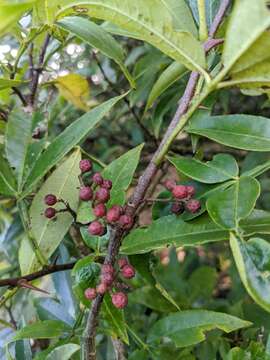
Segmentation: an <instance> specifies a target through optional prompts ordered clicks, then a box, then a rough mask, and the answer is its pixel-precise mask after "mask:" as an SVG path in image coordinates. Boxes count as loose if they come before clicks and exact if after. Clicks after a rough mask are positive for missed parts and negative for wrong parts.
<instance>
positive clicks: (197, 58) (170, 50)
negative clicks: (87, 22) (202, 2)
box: [58, 0, 208, 77]
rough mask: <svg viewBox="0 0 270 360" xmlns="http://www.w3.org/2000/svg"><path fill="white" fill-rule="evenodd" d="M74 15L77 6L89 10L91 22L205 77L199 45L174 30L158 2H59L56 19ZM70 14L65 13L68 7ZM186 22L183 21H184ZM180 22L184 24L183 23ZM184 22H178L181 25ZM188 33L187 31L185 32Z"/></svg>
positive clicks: (168, 13) (192, 38) (168, 14)
mask: <svg viewBox="0 0 270 360" xmlns="http://www.w3.org/2000/svg"><path fill="white" fill-rule="evenodd" d="M76 4H77V5H78V11H79V9H80V5H81V6H82V8H83V9H85V12H86V13H87V11H86V10H87V9H89V15H90V16H92V17H95V18H99V19H103V20H107V21H111V22H112V23H114V24H116V25H118V26H119V27H122V28H124V29H125V30H127V31H130V32H131V33H134V36H135V37H136V38H137V34H138V38H139V39H141V40H144V41H147V42H149V43H150V44H151V45H153V46H155V47H157V48H158V49H160V50H161V51H162V52H164V53H165V54H166V55H168V56H170V57H171V58H173V59H174V60H177V61H178V62H180V63H182V64H184V65H185V66H187V67H188V68H189V69H192V70H194V69H196V70H198V71H199V72H201V73H203V74H204V75H205V76H206V77H208V75H207V74H206V72H205V70H204V68H205V65H206V64H205V55H204V50H203V48H202V46H201V44H200V43H199V42H198V40H197V39H195V38H194V37H193V35H192V34H191V33H190V32H188V31H186V29H185V30H184V31H183V30H181V31H177V30H174V21H173V18H172V15H171V13H170V11H169V10H168V8H167V6H166V5H164V2H163V3H162V2H161V1H159V0H149V1H147V2H146V1H144V0H137V1H136V3H134V2H130V1H129V0H125V1H121V2H119V1H117V0H105V1H104V0H92V1H91V0H88V1H84V2H81V1H77V2H76V1H75V2H74V1H73V0H69V1H66V0H62V1H59V5H60V6H59V8H61V10H60V11H59V12H58V15H65V14H69V13H70V12H73V11H74V10H75V11H76V6H74V5H76ZM71 6H72V7H73V9H72V10H69V8H70V7H71ZM185 21H186V20H185ZM185 21H184V22H185ZM184 22H181V23H183V24H184ZM187 30H188V29H187Z"/></svg>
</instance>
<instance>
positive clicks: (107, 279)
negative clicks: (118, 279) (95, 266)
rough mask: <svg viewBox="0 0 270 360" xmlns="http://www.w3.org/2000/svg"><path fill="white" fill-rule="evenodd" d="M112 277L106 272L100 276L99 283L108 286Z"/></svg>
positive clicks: (111, 281)
mask: <svg viewBox="0 0 270 360" xmlns="http://www.w3.org/2000/svg"><path fill="white" fill-rule="evenodd" d="M113 280H114V276H113V274H111V273H109V272H107V273H103V274H101V283H102V284H105V285H108V286H110V285H111V284H112V283H113Z"/></svg>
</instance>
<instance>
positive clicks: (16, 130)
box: [5, 110, 32, 189]
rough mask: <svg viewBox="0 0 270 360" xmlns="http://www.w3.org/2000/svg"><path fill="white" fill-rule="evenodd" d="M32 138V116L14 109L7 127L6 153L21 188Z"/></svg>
mask: <svg viewBox="0 0 270 360" xmlns="http://www.w3.org/2000/svg"><path fill="white" fill-rule="evenodd" d="M31 140H32V119H31V116H30V115H29V114H27V113H25V112H23V111H21V110H17V111H16V110H15V111H12V112H11V114H10V115H9V119H8V124H7V127H6V138H5V142H6V154H7V159H8V161H9V163H10V166H11V167H12V168H13V169H14V172H15V174H16V178H17V181H18V188H19V189H20V187H21V184H22V180H23V173H24V167H25V163H26V157H27V150H28V147H29V144H30V142H31Z"/></svg>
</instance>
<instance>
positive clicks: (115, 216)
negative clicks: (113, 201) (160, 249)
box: [106, 205, 122, 223]
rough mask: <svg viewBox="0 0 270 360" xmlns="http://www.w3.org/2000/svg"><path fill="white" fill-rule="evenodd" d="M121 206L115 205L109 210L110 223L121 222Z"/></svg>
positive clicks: (108, 218)
mask: <svg viewBox="0 0 270 360" xmlns="http://www.w3.org/2000/svg"><path fill="white" fill-rule="evenodd" d="M121 210H122V208H121V206H118V205H114V206H113V207H112V208H111V209H109V210H108V212H107V216H106V219H107V221H108V223H114V222H116V221H118V220H119V218H120V216H121Z"/></svg>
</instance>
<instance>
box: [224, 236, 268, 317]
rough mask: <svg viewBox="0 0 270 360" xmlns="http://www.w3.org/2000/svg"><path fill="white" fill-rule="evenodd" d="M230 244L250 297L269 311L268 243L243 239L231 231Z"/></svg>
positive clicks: (253, 239) (255, 239)
mask: <svg viewBox="0 0 270 360" xmlns="http://www.w3.org/2000/svg"><path fill="white" fill-rule="evenodd" d="M230 246H231V250H232V253H233V257H234V261H235V263H236V266H237V269H238V272H239V275H240V278H241V280H242V282H243V284H244V286H245V288H246V290H247V292H248V293H249V295H250V296H251V297H252V299H253V300H254V301H255V302H256V303H257V304H258V305H260V306H261V307H262V308H264V309H265V310H266V311H268V312H270V298H269V291H270V278H269V270H270V245H269V243H268V242H266V241H265V240H263V239H260V238H252V239H250V240H249V241H247V242H245V241H243V240H242V239H241V238H240V237H239V236H237V235H234V234H233V233H231V236H230Z"/></svg>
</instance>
